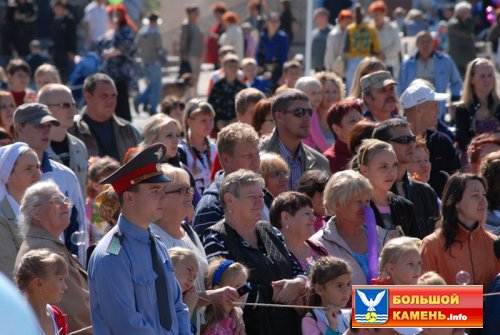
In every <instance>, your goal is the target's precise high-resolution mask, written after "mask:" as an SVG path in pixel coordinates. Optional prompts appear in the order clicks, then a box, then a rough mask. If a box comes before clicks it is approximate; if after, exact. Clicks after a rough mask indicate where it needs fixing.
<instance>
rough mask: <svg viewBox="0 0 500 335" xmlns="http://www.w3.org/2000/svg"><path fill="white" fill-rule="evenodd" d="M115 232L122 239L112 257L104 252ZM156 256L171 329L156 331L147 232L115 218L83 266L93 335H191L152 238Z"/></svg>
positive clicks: (172, 276)
mask: <svg viewBox="0 0 500 335" xmlns="http://www.w3.org/2000/svg"><path fill="white" fill-rule="evenodd" d="M118 231H120V232H121V233H122V234H123V236H124V238H123V242H122V245H121V249H120V250H119V252H118V254H117V255H114V254H110V253H108V252H107V249H108V246H109V244H110V242H111V240H112V238H113V236H114V235H115V233H117V232H118ZM155 238H156V245H157V250H158V255H159V256H160V258H161V259H162V261H163V263H164V264H165V268H164V270H165V273H166V279H167V289H168V292H169V293H168V294H169V303H170V311H171V313H172V329H171V330H170V331H167V330H165V329H164V328H162V326H161V325H160V318H159V313H158V303H157V298H156V287H155V280H156V277H157V275H156V273H155V272H154V270H153V265H152V261H151V251H150V246H149V245H150V240H149V232H148V231H147V230H146V229H142V228H140V227H138V226H136V225H134V224H132V223H130V222H129V221H127V219H125V218H124V217H123V216H120V218H119V219H118V225H117V226H115V227H113V228H112V229H111V230H110V231H109V232H108V234H106V235H105V236H104V237H103V238H102V240H101V241H100V242H99V244H98V245H97V247H96V249H95V251H94V253H93V254H92V257H91V259H90V263H89V271H88V279H89V289H90V296H91V298H90V301H91V303H90V308H91V316H92V324H93V327H94V329H93V330H94V334H144V335H145V334H151V335H152V334H156V335H158V334H161V335H167V334H176V335H177V334H181V335H188V334H191V332H190V329H191V324H190V321H189V311H188V308H187V306H186V305H185V304H184V303H183V302H182V291H181V288H180V286H179V284H178V283H177V280H176V279H175V274H174V270H173V266H172V263H171V262H170V259H169V257H168V253H167V249H166V247H165V245H164V244H163V242H161V241H160V240H159V239H158V238H157V237H155Z"/></svg>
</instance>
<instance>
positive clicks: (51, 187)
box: [18, 180, 61, 235]
mask: <svg viewBox="0 0 500 335" xmlns="http://www.w3.org/2000/svg"><path fill="white" fill-rule="evenodd" d="M60 192H61V191H59V187H58V186H57V185H56V183H54V182H53V181H50V180H49V181H40V182H37V183H35V184H33V185H31V186H30V187H28V188H27V189H26V192H24V196H23V198H22V200H21V206H20V208H19V213H20V216H19V218H18V222H19V225H20V226H21V227H22V229H23V231H22V233H23V235H24V234H25V233H26V230H27V229H28V228H29V227H30V226H31V223H32V220H33V217H34V215H35V213H36V210H37V208H38V207H40V206H42V205H44V204H45V203H46V202H47V201H49V200H50V199H51V198H52V196H53V195H56V194H58V193H60Z"/></svg>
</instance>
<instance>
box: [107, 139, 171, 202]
mask: <svg viewBox="0 0 500 335" xmlns="http://www.w3.org/2000/svg"><path fill="white" fill-rule="evenodd" d="M166 154H167V147H166V146H165V145H163V144H161V143H155V144H151V145H150V146H149V147H147V148H146V149H144V150H142V151H141V152H139V153H138V154H137V155H136V156H135V157H134V158H132V159H131V160H129V161H128V162H127V163H125V164H124V165H122V167H120V168H119V169H118V170H116V171H115V172H114V173H113V174H111V175H110V176H108V177H106V178H104V179H103V180H101V181H100V182H99V184H111V185H112V186H113V188H114V189H115V192H116V194H117V195H120V194H122V193H123V192H125V191H126V190H128V189H129V188H131V187H132V186H134V185H137V184H140V183H165V182H169V181H170V179H168V178H167V177H166V176H164V175H163V170H162V168H161V163H162V162H164V160H165V155H166Z"/></svg>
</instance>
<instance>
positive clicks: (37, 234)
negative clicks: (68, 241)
mask: <svg viewBox="0 0 500 335" xmlns="http://www.w3.org/2000/svg"><path fill="white" fill-rule="evenodd" d="M26 237H34V238H39V239H44V240H50V241H53V242H56V243H58V244H60V245H62V246H63V247H64V248H66V247H65V246H64V244H63V242H62V241H61V240H60V239H59V237H56V236H53V235H52V234H51V233H49V231H48V230H47V229H45V228H43V227H42V226H39V225H37V224H30V226H29V227H28V231H27V232H26Z"/></svg>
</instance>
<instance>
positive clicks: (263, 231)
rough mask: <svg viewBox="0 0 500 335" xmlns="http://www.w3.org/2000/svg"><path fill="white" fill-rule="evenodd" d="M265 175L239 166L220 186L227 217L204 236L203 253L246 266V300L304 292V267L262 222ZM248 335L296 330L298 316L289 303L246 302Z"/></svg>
mask: <svg viewBox="0 0 500 335" xmlns="http://www.w3.org/2000/svg"><path fill="white" fill-rule="evenodd" d="M263 187H264V180H263V179H262V177H261V176H260V175H258V174H256V173H255V172H252V171H249V170H243V169H241V170H238V171H236V172H233V173H231V174H229V175H227V176H226V178H225V179H224V181H223V182H222V185H221V187H220V199H221V202H222V206H223V207H224V212H225V213H226V214H225V218H224V219H223V220H221V221H220V222H219V223H217V224H215V225H214V226H212V227H210V228H208V229H207V230H206V231H205V234H204V236H203V245H204V247H205V252H206V254H207V258H208V259H209V260H210V259H211V258H213V257H220V256H222V257H224V258H227V259H229V260H231V261H235V262H240V263H242V264H244V265H246V266H247V267H248V268H249V269H250V273H249V278H248V281H249V283H250V284H251V285H250V287H251V289H250V291H249V295H248V299H247V301H248V302H263V303H278V304H279V303H282V304H293V303H295V302H297V300H298V299H299V298H301V296H302V295H303V294H304V293H305V291H306V279H305V277H304V274H305V272H304V270H303V269H302V267H301V266H300V264H299V263H298V262H297V260H296V259H294V258H293V257H292V256H291V255H290V252H289V251H288V249H287V248H286V246H285V243H284V240H283V236H282V235H281V234H280V233H279V231H278V230H277V229H275V228H273V227H272V226H271V225H270V224H269V223H268V222H265V221H260V220H261V215H262V209H263V207H264V194H263V191H262V188H263ZM243 318H244V321H245V326H246V333H247V334H281V333H283V334H297V335H298V334H300V317H299V316H298V314H297V312H296V311H295V310H293V309H289V308H272V309H271V308H262V307H253V306H252V307H245V309H244V313H243Z"/></svg>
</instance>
